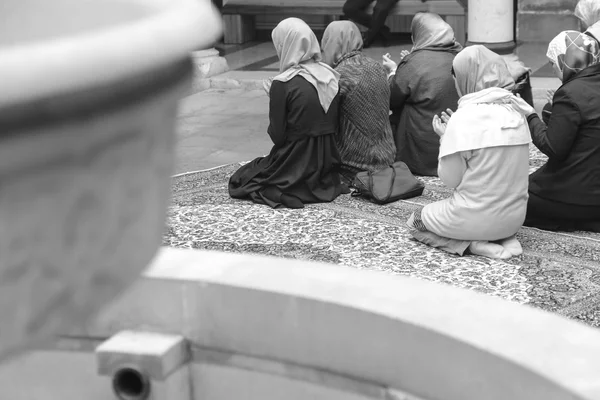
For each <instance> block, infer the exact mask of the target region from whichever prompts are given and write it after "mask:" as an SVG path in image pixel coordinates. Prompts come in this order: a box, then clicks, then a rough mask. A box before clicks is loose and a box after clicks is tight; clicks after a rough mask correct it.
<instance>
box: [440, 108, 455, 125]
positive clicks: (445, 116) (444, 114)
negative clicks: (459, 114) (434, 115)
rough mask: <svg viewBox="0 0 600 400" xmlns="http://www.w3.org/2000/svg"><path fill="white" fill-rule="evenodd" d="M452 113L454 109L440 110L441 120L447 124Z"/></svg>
mask: <svg viewBox="0 0 600 400" xmlns="http://www.w3.org/2000/svg"><path fill="white" fill-rule="evenodd" d="M453 114H454V111H452V110H451V109H449V108H447V109H446V111H442V122H443V123H445V124H447V123H448V121H450V117H452V115H453Z"/></svg>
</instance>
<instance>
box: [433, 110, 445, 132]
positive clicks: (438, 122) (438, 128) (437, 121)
mask: <svg viewBox="0 0 600 400" xmlns="http://www.w3.org/2000/svg"><path fill="white" fill-rule="evenodd" d="M431 125H432V126H433V131H434V132H435V133H436V134H437V135H438V136H439V137H442V136H444V133H446V123H445V122H444V121H442V119H441V118H440V116H439V115H437V114H436V115H434V116H433V121H432V122H431Z"/></svg>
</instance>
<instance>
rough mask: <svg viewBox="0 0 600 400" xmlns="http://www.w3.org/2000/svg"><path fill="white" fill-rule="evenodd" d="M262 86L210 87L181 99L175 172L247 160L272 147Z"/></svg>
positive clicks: (267, 99)
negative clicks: (246, 88) (252, 88)
mask: <svg viewBox="0 0 600 400" xmlns="http://www.w3.org/2000/svg"><path fill="white" fill-rule="evenodd" d="M268 103H269V98H268V97H267V96H266V94H265V93H264V91H262V90H260V91H259V90H252V91H244V90H229V91H227V90H216V89H210V90H208V91H205V92H200V93H198V94H195V95H193V96H190V97H187V98H185V99H184V100H183V101H182V104H181V108H180V117H179V119H178V128H177V138H178V145H177V163H176V169H175V173H177V174H179V173H183V172H189V171H197V170H201V169H207V168H211V167H216V166H219V165H223V164H229V163H232V162H236V161H243V160H249V159H252V158H255V157H258V156H261V155H264V154H267V153H268V152H269V150H270V149H271V145H272V144H271V141H270V139H269V136H268V135H267V133H266V132H267V127H268V125H269V121H268V108H269V104H268Z"/></svg>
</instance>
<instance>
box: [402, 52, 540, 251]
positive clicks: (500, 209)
mask: <svg viewBox="0 0 600 400" xmlns="http://www.w3.org/2000/svg"><path fill="white" fill-rule="evenodd" d="M453 72H454V74H455V76H456V77H455V80H456V89H457V91H458V93H459V95H460V96H461V98H460V100H459V103H458V109H457V110H456V112H455V113H454V114H453V115H452V116H451V117H450V118H448V116H447V115H445V114H443V119H440V117H439V116H437V115H436V116H435V117H434V118H433V127H434V129H435V131H436V133H437V134H438V135H439V136H440V141H441V145H440V152H439V166H438V173H439V176H440V178H441V180H442V182H444V184H445V185H446V186H447V187H449V188H452V189H454V191H453V193H452V195H451V197H450V198H448V199H445V200H441V201H438V202H435V203H432V204H428V205H426V206H425V207H423V209H422V210H421V211H419V212H416V213H414V214H413V215H412V216H411V217H410V219H409V220H408V225H409V226H410V227H411V228H413V229H414V230H413V236H414V237H415V238H416V239H417V240H419V241H421V242H423V243H426V244H428V245H431V246H433V247H438V248H441V249H443V250H446V251H448V252H452V253H455V254H459V255H463V254H465V252H467V251H469V252H470V253H473V254H477V255H483V256H487V257H492V258H501V259H505V258H509V257H512V256H516V255H519V254H521V253H522V249H521V245H520V244H519V242H518V241H517V239H516V238H515V234H516V233H517V231H518V230H519V228H520V227H521V225H522V223H523V221H524V219H525V212H526V210H527V175H528V171H529V143H530V142H531V139H530V136H529V128H528V126H527V120H526V118H525V115H528V114H529V113H531V112H534V111H533V108H532V107H531V106H530V105H528V104H527V103H526V102H525V101H524V100H523V99H521V98H519V97H516V96H514V95H513V94H512V93H511V91H510V90H507V89H506V88H512V86H513V85H514V80H513V78H512V76H511V75H510V72H509V71H508V68H507V67H506V63H505V62H504V60H503V59H502V58H501V57H500V56H499V55H497V54H496V53H494V52H492V51H490V50H488V49H487V48H486V47H484V46H471V47H467V48H466V49H465V50H463V51H462V52H461V53H459V54H458V55H457V56H456V58H455V59H454V62H453Z"/></svg>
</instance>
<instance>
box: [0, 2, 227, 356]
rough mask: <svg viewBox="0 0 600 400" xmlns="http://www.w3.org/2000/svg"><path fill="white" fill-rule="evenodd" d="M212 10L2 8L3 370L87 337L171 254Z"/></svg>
mask: <svg viewBox="0 0 600 400" xmlns="http://www.w3.org/2000/svg"><path fill="white" fill-rule="evenodd" d="M220 33H221V19H220V16H219V14H218V12H217V11H216V10H215V9H214V8H213V6H212V4H211V3H210V1H208V0H98V1H93V0H52V1H48V0H3V1H1V2H0V60H2V61H1V62H0V246H1V247H0V360H1V359H2V357H5V356H8V355H11V354H14V353H15V352H17V351H18V350H19V348H21V347H22V346H24V345H26V344H28V343H31V340H33V339H35V340H38V339H41V338H48V337H50V335H52V334H53V333H55V332H56V331H57V330H59V329H62V330H64V329H65V327H69V326H70V327H73V328H75V329H76V327H77V326H81V325H82V324H83V323H85V321H86V320H87V319H89V318H90V317H91V316H93V315H94V312H95V311H96V310H97V309H98V308H99V307H101V306H102V305H103V304H104V303H106V302H107V301H108V300H109V299H112V298H114V296H115V295H117V294H118V293H120V292H121V291H122V290H123V289H124V288H125V287H127V286H128V285H129V284H130V283H131V281H132V280H134V279H135V278H136V277H137V276H138V275H139V273H140V271H141V270H142V269H143V268H144V266H146V265H147V263H148V262H149V261H150V260H151V259H152V257H153V255H154V253H155V251H156V249H157V248H158V246H159V244H160V242H161V236H162V230H163V226H164V225H163V220H164V213H165V208H166V204H167V201H168V195H169V189H170V179H169V177H170V175H171V164H172V161H173V141H174V133H173V126H174V119H175V114H176V108H177V102H178V100H179V99H180V98H181V97H182V96H183V95H184V94H185V93H186V91H187V90H188V88H189V85H190V82H191V76H192V72H193V67H192V64H191V61H190V57H189V53H190V52H191V51H194V50H198V49H202V48H206V47H207V46H210V45H211V44H212V43H213V42H214V41H215V39H217V38H218V36H219V35H220Z"/></svg>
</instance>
